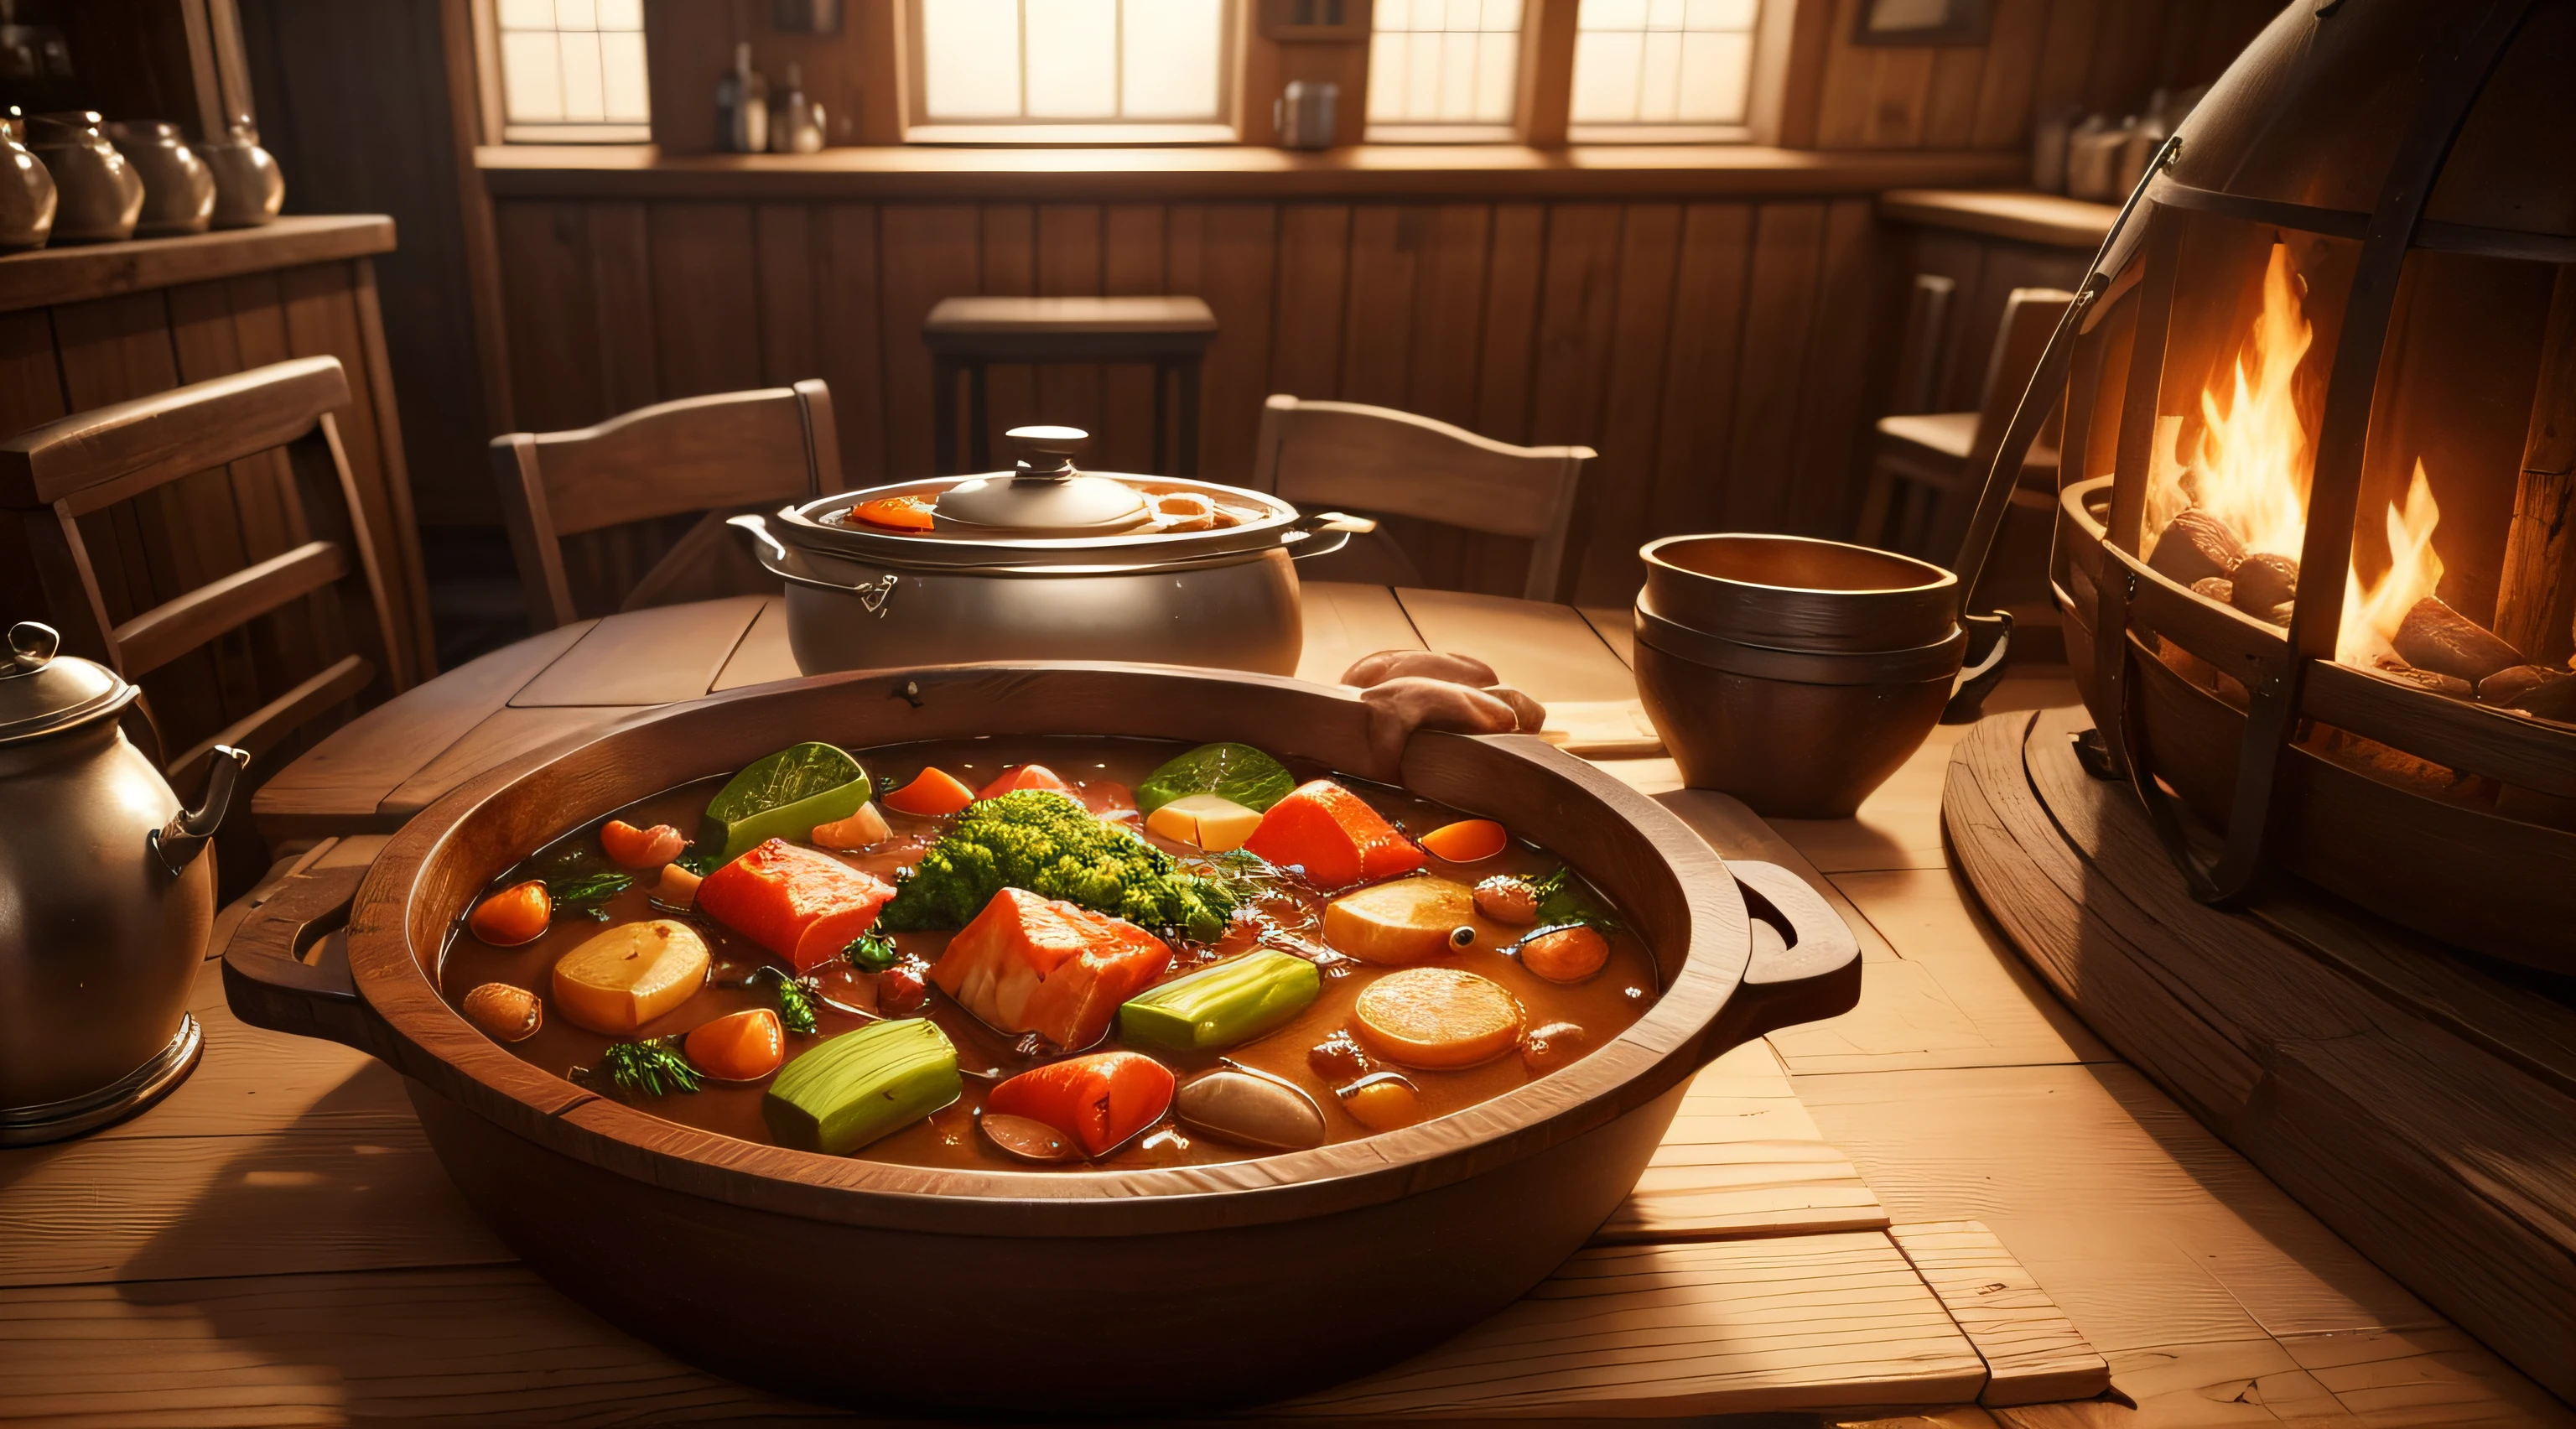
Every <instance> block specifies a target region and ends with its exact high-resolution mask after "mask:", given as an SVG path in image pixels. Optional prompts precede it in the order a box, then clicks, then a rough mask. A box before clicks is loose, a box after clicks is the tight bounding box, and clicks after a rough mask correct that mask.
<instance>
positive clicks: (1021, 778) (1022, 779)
mask: <svg viewBox="0 0 2576 1429" xmlns="http://www.w3.org/2000/svg"><path fill="white" fill-rule="evenodd" d="M1023 789H1052V790H1054V791H1055V792H1056V793H1059V794H1071V795H1073V797H1074V798H1075V799H1076V800H1079V799H1081V798H1082V795H1081V794H1080V793H1078V792H1076V790H1075V789H1074V787H1073V786H1072V785H1070V784H1067V783H1066V782H1064V780H1063V778H1062V777H1060V776H1059V775H1057V773H1056V772H1055V771H1054V770H1052V769H1049V768H1047V767H1046V766H1045V765H1043V764H1023V765H1021V766H1019V767H1018V768H1016V769H1006V770H1003V771H1002V774H1001V776H1000V777H999V778H997V779H995V780H994V781H993V782H992V783H990V784H987V785H985V786H984V787H983V788H981V789H978V790H976V791H975V797H976V798H978V799H990V798H992V797H993V796H994V795H996V794H1016V793H1018V792H1020V791H1021V790H1023Z"/></svg>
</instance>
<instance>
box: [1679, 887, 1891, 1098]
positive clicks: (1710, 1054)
mask: <svg viewBox="0 0 2576 1429" xmlns="http://www.w3.org/2000/svg"><path fill="white" fill-rule="evenodd" d="M1726 871H1727V872H1729V873H1731V874H1734V875H1735V881H1736V884H1737V885H1738V886H1739V887H1740V888H1741V889H1742V890H1743V891H1744V894H1745V898H1744V905H1745V909H1746V911H1748V912H1750V913H1751V914H1752V915H1753V919H1752V922H1753V927H1752V934H1753V954H1752V956H1751V957H1750V958H1749V959H1747V960H1746V962H1745V965H1744V979H1743V981H1741V982H1739V983H1738V984H1736V988H1735V993H1734V995H1733V996H1731V997H1729V998H1728V999H1727V1000H1726V1010H1725V1011H1724V1012H1721V1013H1719V1014H1718V1019H1717V1024H1716V1026H1715V1027H1714V1028H1712V1029H1711V1031H1710V1034H1709V1039H1708V1041H1707V1043H1706V1044H1705V1045H1704V1046H1703V1047H1702V1049H1701V1057H1700V1060H1701V1062H1702V1063H1708V1062H1714V1061H1716V1060H1717V1059H1718V1058H1719V1057H1721V1056H1723V1055H1725V1054H1726V1053H1728V1052H1730V1051H1733V1050H1734V1049H1735V1048H1737V1047H1740V1046H1742V1045H1743V1044H1745V1043H1747V1042H1750V1041H1752V1040H1753V1039H1754V1038H1756V1037H1759V1036H1761V1035H1762V1034H1764V1033H1766V1032H1772V1031H1776V1030H1778V1029H1780V1028H1783V1027H1792V1026H1795V1025H1797V1024H1798V1023H1801V1022H1818V1021H1822V1020H1823V1019H1825V1018H1828V1017H1839V1016H1841V1015H1842V1014H1843V1013H1846V1012H1849V1011H1851V1010H1852V1009H1853V1008H1854V1007H1857V1006H1859V1005H1860V961H1861V960H1860V940H1859V939H1858V938H1856V937H1854V936H1852V930H1851V928H1850V926H1849V925H1848V924H1846V923H1844V922H1843V920H1842V917H1841V915H1840V914H1837V913H1836V912H1834V910H1833V905H1831V904H1829V903H1827V902H1825V900H1824V898H1823V897H1822V896H1821V895H1819V894H1818V893H1817V892H1816V890H1815V889H1813V888H1811V887H1809V886H1808V884H1807V881H1806V880H1805V879H1803V878H1800V877H1799V876H1798V875H1797V874H1795V873H1792V872H1790V871H1789V870H1788V869H1785V868H1782V867H1781V866H1780V865H1778V864H1776V863H1761V862H1757V861H1754V860H1750V859H1733V858H1730V859H1728V860H1727V861H1726Z"/></svg>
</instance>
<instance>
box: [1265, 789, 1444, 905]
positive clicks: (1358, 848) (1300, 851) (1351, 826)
mask: <svg viewBox="0 0 2576 1429" xmlns="http://www.w3.org/2000/svg"><path fill="white" fill-rule="evenodd" d="M1243 846H1244V847H1245V848H1248V849H1250V850H1252V851H1253V852H1254V853H1257V854H1259V855H1261V856H1262V857H1263V858H1265V859H1267V860H1269V861H1270V862H1272V863H1275V864H1280V865H1283V866H1285V865H1287V864H1292V863H1293V864H1296V865H1298V866H1299V867H1301V868H1303V869H1305V870H1306V881H1307V882H1308V883H1311V884H1313V885H1315V886H1316V887H1317V888H1347V887H1349V886H1350V885H1352V884H1354V883H1364V882H1365V883H1374V882H1376V881H1377V880H1379V879H1381V878H1393V877H1395V876H1396V875H1397V874H1399V873H1411V872H1412V871H1413V870H1415V869H1417V868H1420V867H1421V866H1422V863H1423V858H1422V850H1420V849H1418V848H1415V847H1414V846H1413V844H1412V843H1411V842H1410V841H1409V840H1407V839H1406V838H1405V837H1404V835H1402V834H1400V833H1397V832H1396V831H1395V826H1394V825H1392V824H1390V823H1388V822H1387V821H1386V820H1385V818H1383V817H1382V816H1380V815H1379V813H1378V811H1377V810H1375V809H1372V808H1370V807H1369V806H1368V802H1367V801H1366V800H1364V799H1362V798H1361V797H1360V796H1359V795H1357V794H1354V793H1352V792H1351V791H1350V790H1348V789H1345V788H1343V787H1342V786H1341V785H1339V784H1336V783H1334V782H1333V781H1332V780H1330V779H1317V780H1314V781H1312V782H1311V783H1307V784H1302V785H1299V786H1298V788H1297V790H1296V791H1295V792H1294V793H1292V794H1290V795H1289V796H1288V797H1287V798H1285V799H1282V800H1280V801H1279V802H1278V803H1276V804H1273V805H1271V806H1270V811H1269V812H1268V813H1265V814H1263V815H1262V816H1261V827H1259V828H1257V829H1254V830H1253V831H1252V837H1251V838H1248V839H1246V840H1244V842H1243Z"/></svg>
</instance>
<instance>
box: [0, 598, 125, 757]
mask: <svg viewBox="0 0 2576 1429" xmlns="http://www.w3.org/2000/svg"><path fill="white" fill-rule="evenodd" d="M61 643H62V636H61V635H60V634H59V633H57V632H56V631H55V629H54V628H53V627H52V626H50V625H42V624H39V623H37V622H35V621H33V620H22V621H19V622H18V623H17V624H15V625H12V626H10V627H9V645H8V649H7V650H6V651H0V744H15V743H17V742H19V741H20V740H26V739H35V738H37V737H39V736H42V735H48V734H53V733H56V732H58V731H61V730H66V729H69V728H71V727H72V726H74V725H79V724H87V723H89V722H90V721H91V720H94V719H97V718H98V717H100V716H101V715H106V714H111V713H114V712H115V711H117V710H121V709H123V708H125V706H126V703H127V702H128V701H130V700H132V699H133V698H134V687H133V686H132V685H129V684H127V683H126V682H125V678H124V677H123V676H121V675H119V674H117V673H116V672H115V671H114V670H111V669H109V668H107V667H106V666H105V665H101V664H99V663H98V662H97V661H95V660H84V659H82V658H80V657H79V656H78V655H57V654H55V653H54V651H55V648H56V647H57V646H59V645H61Z"/></svg>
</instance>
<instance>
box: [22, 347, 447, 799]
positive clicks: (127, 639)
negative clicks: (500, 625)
mask: <svg viewBox="0 0 2576 1429" xmlns="http://www.w3.org/2000/svg"><path fill="white" fill-rule="evenodd" d="M347 405H349V380H348V377H347V375H346V374H345V373H343V372H342V371H341V368H340V360H339V359H338V358H336V357H302V358H297V359H295V360H294V361H292V362H279V363H273V364H271V365H269V366H267V367H258V368H253V369H252V370H250V371H248V372H242V373H236V374H235V375H233V376H230V377H219V378H216V379H215V380H213V381H211V382H197V383H192V384H190V385H188V386H185V387H178V388H173V389H171V390H170V391H167V392H161V393H157V394H155V395H153V396H149V397H139V398H136V399H135V400H133V401H130V402H118V403H115V404H114V405H111V406H106V407H100V408H96V409H94V410H91V411H87V412H77V413H74V414H73V415H71V416H68V417H65V418H62V419H61V420H59V421H55V422H48V423H46V424H45V425H44V426H41V427H33V428H30V429H28V430H27V431H24V432H20V433H19V434H18V435H16V436H14V437H11V438H9V439H8V440H7V441H5V442H0V507H5V508H7V511H6V514H7V515H8V517H10V518H12V519H15V520H16V521H18V522H19V523H20V524H21V526H22V527H23V529H24V533H25V536H26V539H27V545H28V549H29V550H30V551H31V552H32V553H33V556H34V563H35V568H36V569H35V573H36V579H37V584H38V587H39V589H40V590H41V591H42V593H43V596H44V600H45V605H46V613H45V617H44V618H45V619H46V620H48V621H49V622H51V623H52V624H53V625H54V626H55V627H56V628H57V629H59V630H60V631H61V632H62V637H63V645H62V648H63V649H65V650H67V651H69V652H71V653H73V654H78V655H85V656H87V657H89V658H90V659H93V660H97V661H99V662H101V663H103V664H106V665H108V666H110V667H112V668H113V669H115V670H116V671H117V672H118V673H120V674H122V675H124V676H125V677H126V678H127V679H129V680H133V681H136V682H138V683H141V682H145V681H146V680H147V677H149V676H151V675H152V674H153V673H154V672H156V671H161V670H165V669H167V668H168V667H170V666H172V665H173V664H174V663H176V662H178V661H179V660H180V659H181V658H182V657H183V656H187V655H190V654H191V653H193V652H195V651H196V650H198V649H199V648H200V647H203V646H205V645H207V644H209V643H210V642H213V641H214V640H216V639H217V638H218V637H220V636H223V635H225V634H227V633H228V632H230V631H233V630H236V629H239V628H241V627H243V626H246V625H249V624H250V623H251V622H252V621H255V620H257V619H259V618H260V617H262V616H265V615H269V614H271V613H275V612H281V611H284V610H286V609H287V608H288V607H290V606H294V605H296V604H297V603H299V602H306V601H307V598H308V597H310V598H312V599H311V601H310V602H309V607H310V614H311V617H312V618H311V620H310V622H309V626H310V632H311V634H312V636H313V637H314V638H313V639H311V640H309V641H307V640H305V639H303V638H302V637H301V636H299V637H298V639H297V640H296V641H294V642H292V643H293V644H294V645H295V646H296V647H297V648H296V649H295V650H294V651H292V652H289V653H288V654H287V655H284V656H281V658H279V659H278V660H275V661H272V662H264V663H270V664H289V663H292V662H293V661H294V660H295V659H297V658H298V657H300V660H301V662H302V663H306V664H310V663H314V662H321V667H320V668H319V669H317V670H314V671H312V673H310V674H309V675H305V676H303V677H302V678H300V679H297V680H296V683H294V684H293V685H292V686H291V687H290V688H287V689H285V690H283V691H282V692H280V693H278V694H277V695H275V696H274V697H272V698H268V699H265V700H264V701H262V702H261V703H259V704H258V706H257V707H256V708H254V709H251V710H250V711H249V712H248V713H246V714H243V715H241V716H240V717H238V718H235V719H232V720H230V721H229V722H227V723H226V724H225V725H224V726H223V727H222V728H220V729H218V730H215V731H214V732H213V733H211V734H209V735H208V736H207V737H205V738H203V739H200V740H198V741H196V742H195V743H194V744H193V745H191V746H190V747H189V748H188V749H187V750H185V751H184V752H182V753H181V754H179V755H178V756H177V757H176V758H168V757H166V755H165V751H163V750H162V749H161V748H160V747H159V746H160V743H161V739H162V732H161V726H160V725H159V723H158V722H157V719H156V720H154V721H152V722H150V723H149V727H148V728H146V729H143V730H140V731H137V733H138V735H139V736H140V737H139V738H138V740H137V742H138V743H145V742H146V741H148V747H147V752H148V753H150V754H151V755H152V756H153V757H154V758H155V759H156V760H157V761H159V762H160V763H161V764H162V767H163V768H164V770H165V771H167V772H168V773H169V775H170V779H171V783H172V784H173V785H174V786H175V787H177V788H178V789H179V791H180V793H181V795H182V797H186V796H188V795H189V794H191V793H192V792H193V790H194V789H195V787H196V786H197V785H198V783H199V782H200V781H202V780H203V779H204V777H205V773H206V769H207V764H208V761H207V755H208V754H209V753H210V752H211V751H212V750H213V748H214V747H215V746H216V745H218V744H229V745H233V746H235V747H237V748H241V749H245V750H248V751H249V752H250V753H251V755H252V757H253V758H255V759H256V758H262V757H264V756H266V755H267V754H268V753H269V752H271V751H272V750H274V749H275V748H277V746H278V745H279V743H280V742H281V741H283V740H285V739H286V738H287V737H288V736H289V735H291V734H292V733H294V732H295V731H296V730H298V729H300V728H301V727H303V726H304V725H306V724H308V723H310V722H312V721H313V720H314V719H316V718H317V717H319V716H320V715H322V714H324V713H325V712H327V711H329V710H330V709H331V708H333V707H334V706H336V705H339V704H340V703H342V702H343V701H346V700H349V699H352V698H354V697H356V696H358V695H360V694H361V693H362V692H367V691H369V689H370V687H373V689H374V690H375V691H376V692H377V693H379V694H381V695H384V696H386V697H390V696H392V695H394V694H399V693H400V692H402V691H403V690H405V689H407V688H409V687H410V685H411V682H412V681H411V674H412V672H411V671H410V670H409V669H407V668H406V667H405V664H404V659H403V656H402V653H401V652H402V646H401V645H400V644H398V643H397V642H396V641H395V639H394V632H393V627H392V624H391V622H390V621H389V620H388V619H387V617H386V613H385V594H384V591H385V587H384V574H383V571H382V568H381V567H380V566H379V565H378V563H377V560H376V551H375V546H374V543H373V541H372V540H371V539H370V538H369V536H368V534H367V520H366V512H365V509H364V505H363V501H362V499H361V497H360V495H359V492H358V488H357V484H356V482H355V481H354V480H353V479H352V478H351V476H350V473H349V460H348V456H347V454H346V452H344V451H343V450H342V448H341V444H340V430H339V427H338V426H337V425H336V424H335V423H334V422H333V420H332V417H331V414H332V412H333V411H334V410H336V409H338V408H342V407H346V406H347ZM271 453H274V454H275V455H274V456H272V457H271V458H270V459H271V460H272V461H277V460H280V459H282V464H283V468H284V471H283V476H284V478H285V480H284V481H283V482H282V483H281V485H282V494H283V496H284V497H285V500H284V503H283V504H284V507H285V511H286V519H287V523H288V538H289V539H290V540H292V541H294V542H295V543H296V544H294V545H293V546H292V547H290V548H289V549H287V550H285V551H283V552H281V553H279V554H277V555H274V556H271V557H269V558H267V559H265V560H261V561H255V562H253V563H251V564H249V565H247V566H245V567H243V568H242V569H240V570H238V571H235V572H233V573H231V574H230V575H226V576H222V577H219V578H217V579H215V580H212V581H209V582H207V583H206V584H204V585H200V586H197V587H195V588H193V589H190V590H187V591H183V592H181V593H180V594H178V595H176V596H173V597H171V598H170V599H167V600H164V601H162V602H161V603H159V604H157V605H154V606H152V607H151V608H150V609H148V610H144V611H142V612H140V613H138V614H136V615H134V616H133V617H132V618H130V619H127V620H122V621H119V620H116V619H113V618H112V617H111V616H110V614H109V602H108V597H107V593H106V592H105V591H104V590H103V589H102V588H101V586H100V583H99V578H98V574H97V571H96V570H95V568H94V567H93V565H92V562H91V556H90V549H89V546H88V544H87V542H86V540H85V539H84V537H83V534H82V529H81V518H82V517H85V516H95V515H97V514H98V513H102V512H106V511H107V510H108V509H109V508H110V507H113V506H115V505H117V504H118V503H119V502H123V501H127V500H131V499H133V498H136V497H140V496H144V495H146V494H147V493H150V492H152V491H153V490H154V489H155V488H158V487H162V486H166V485H168V484H170V483H172V482H175V481H178V480H179V479H181V478H183V477H186V476H189V475H191V474H194V473H199V472H204V471H207V470H208V469H210V468H215V467H221V466H223V465H225V464H226V463H234V462H246V461H247V460H248V459H253V458H258V457H261V456H262V455H263V454H271ZM332 513H336V517H337V519H327V517H328V515H329V514H332ZM317 515H322V516H326V521H325V527H326V529H325V531H324V532H323V533H321V534H317V533H316V531H315V529H314V521H313V518H314V517H315V516H317ZM284 643H287V642H280V644H284ZM331 648H339V649H343V650H346V651H347V653H344V654H341V655H338V656H337V657H336V658H333V657H331V656H330V655H329V653H328V652H329V650H330V649H331ZM269 653H272V654H275V653H277V652H275V651H271V652H269ZM182 673H185V672H182ZM294 674H295V672H294V670H292V669H288V670H285V671H284V672H282V673H281V674H280V675H279V677H278V678H279V680H280V682H282V681H283V680H284V679H286V678H292V677H294ZM191 678H193V676H192V677H191ZM148 688H149V686H148V685H147V689H148ZM164 692H165V694H166V693H168V687H167V685H166V684H165V685H164ZM258 693H260V691H254V692H253V693H252V695H251V696H248V697H239V696H236V697H234V699H233V700H231V701H228V703H231V704H234V705H235V707H237V704H238V703H246V702H247V700H248V698H255V697H256V696H257V694H258ZM148 699H149V696H148V695H147V702H148ZM238 822H239V824H240V825H241V826H242V827H243V828H248V826H249V822H250V821H249V820H248V819H247V818H243V819H241V820H239V821H238Z"/></svg>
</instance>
